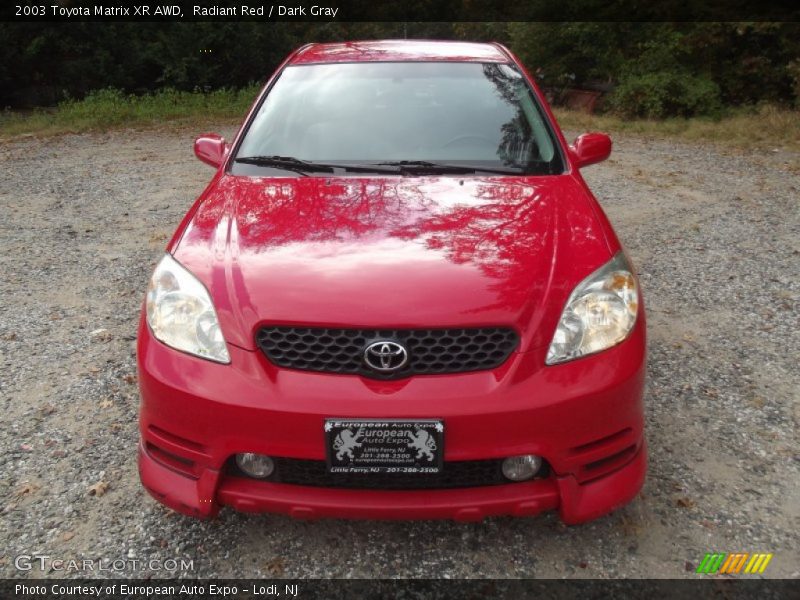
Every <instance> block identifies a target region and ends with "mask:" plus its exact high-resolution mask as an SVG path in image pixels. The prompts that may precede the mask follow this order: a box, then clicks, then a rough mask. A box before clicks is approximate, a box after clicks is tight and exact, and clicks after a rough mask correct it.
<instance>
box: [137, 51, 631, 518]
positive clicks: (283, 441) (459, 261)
mask: <svg viewBox="0 0 800 600" xmlns="http://www.w3.org/2000/svg"><path fill="white" fill-rule="evenodd" d="M610 151H611V141H610V140H609V138H608V137H607V136H605V135H603V134H586V135H582V136H580V137H579V138H577V140H575V143H574V144H573V145H571V146H570V145H567V143H566V142H565V140H564V137H563V135H562V134H561V132H560V130H559V128H558V126H557V125H556V122H555V120H554V117H553V115H552V114H551V112H550V110H549V108H548V107H547V104H546V103H545V101H544V99H543V97H542V94H541V92H540V91H539V90H538V88H537V87H536V85H535V83H534V82H533V81H532V79H531V77H530V76H529V75H528V73H527V72H526V71H525V69H524V68H523V66H522V65H521V64H520V63H519V61H518V60H517V59H516V58H515V57H514V56H513V55H512V54H510V53H509V51H508V50H506V49H505V48H503V47H502V46H499V45H496V44H471V43H452V42H421V41H382V42H361V43H341V44H324V45H317V44H312V45H308V46H304V47H302V48H300V49H299V50H297V51H296V52H294V53H293V54H292V55H291V56H289V58H288V59H287V60H286V61H285V62H284V64H282V65H281V66H280V68H279V69H278V71H277V72H276V74H275V75H274V76H273V77H272V79H271V80H270V81H269V82H268V84H267V85H266V87H265V88H264V90H263V92H262V93H261V94H260V96H259V98H258V100H257V101H256V103H255V105H254V107H253V108H252V110H251V111H250V113H249V115H248V116H247V118H246V120H245V122H244V125H243V127H242V128H241V130H240V131H239V133H238V135H237V136H236V138H235V140H234V141H233V143H232V144H230V145H229V144H227V143H226V142H225V141H224V140H223V139H222V138H220V137H219V136H216V135H205V136H201V137H200V138H198V139H197V141H196V142H195V153H196V154H197V156H198V157H199V158H200V159H201V160H203V161H205V162H207V163H209V164H211V165H213V166H214V167H216V168H217V172H216V175H215V176H214V178H213V179H212V180H211V183H210V184H209V185H208V187H207V188H206V189H205V190H204V191H203V193H202V194H201V196H200V198H199V199H198V200H197V202H196V203H195V204H194V205H193V206H192V208H191V210H190V211H189V213H188V214H187V215H186V217H185V218H184V220H183V222H182V223H181V224H180V226H179V227H178V230H177V232H176V233H175V235H174V237H173V238H172V240H171V242H170V243H169V246H168V248H167V254H165V255H164V257H163V258H162V259H161V261H160V262H159V263H158V266H157V267H156V269H155V272H154V273H153V276H152V279H151V280H150V284H149V287H148V290H147V296H146V300H145V305H144V307H143V310H142V318H141V324H140V328H139V340H138V366H139V383H140V389H141V397H142V405H141V446H140V448H139V471H140V475H141V479H142V482H143V483H144V486H145V487H146V488H147V490H148V491H149V492H150V493H151V494H152V495H153V496H154V497H155V498H156V499H158V500H159V501H160V502H163V503H164V504H166V505H167V506H170V507H172V508H174V509H175V510H177V511H180V512H183V513H186V514H190V515H195V516H198V517H208V516H213V515H215V514H216V513H217V512H218V511H219V509H220V507H222V506H230V507H233V508H235V509H238V510H242V511H253V512H258V511H267V512H280V513H286V514H289V515H292V516H294V517H299V518H315V517H349V518H373V519H384V518H390V519H391V518H410V519H427V518H452V519H456V520H477V519H482V518H484V517H487V516H491V515H519V516H523V515H533V514H537V513H540V512H542V511H545V510H556V509H557V510H558V511H559V513H560V516H561V518H562V519H563V520H564V521H565V522H567V523H579V522H582V521H586V520H589V519H593V518H596V517H598V516H600V515H602V514H604V513H607V512H609V511H611V510H613V509H615V508H617V507H619V506H621V505H623V504H625V503H626V502H628V501H630V500H631V499H632V498H633V497H634V496H635V495H636V493H637V492H638V490H639V489H640V488H641V486H642V483H643V481H644V476H645V471H646V462H647V459H646V447H645V441H644V434H643V407H642V394H643V384H644V374H645V319H644V311H643V305H642V299H641V295H640V292H639V286H638V282H637V278H636V275H635V273H634V270H633V267H632V266H631V263H630V261H629V260H628V258H627V256H626V255H625V253H624V251H623V250H622V248H621V246H620V243H619V241H618V240H617V238H616V236H615V234H614V232H613V230H612V228H611V225H610V224H609V222H608V220H607V219H606V217H605V215H604V213H603V211H602V210H601V209H600V207H599V205H598V203H597V201H596V200H595V199H594V197H593V196H592V194H591V192H590V191H589V189H588V187H587V185H586V183H585V182H584V180H583V179H582V177H581V175H580V173H579V172H578V169H579V168H580V167H582V166H585V165H589V164H592V163H595V162H598V161H601V160H603V159H605V158H606V157H607V156H608V155H609V153H610Z"/></svg>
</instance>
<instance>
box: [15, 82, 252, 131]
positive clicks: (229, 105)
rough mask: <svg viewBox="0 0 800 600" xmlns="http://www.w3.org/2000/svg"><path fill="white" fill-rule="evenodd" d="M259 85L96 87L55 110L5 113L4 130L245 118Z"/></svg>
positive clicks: (102, 128)
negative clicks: (128, 90)
mask: <svg viewBox="0 0 800 600" xmlns="http://www.w3.org/2000/svg"><path fill="white" fill-rule="evenodd" d="M258 90H259V88H258V87H257V86H250V87H247V88H243V89H240V90H230V89H222V90H216V91H213V92H208V93H202V92H180V91H178V90H174V89H163V90H159V91H157V92H154V93H152V94H146V95H142V96H135V95H130V94H125V93H123V92H121V91H120V90H116V89H105V90H98V91H96V92H92V93H91V94H89V95H88V96H86V97H85V98H84V99H83V100H66V101H64V102H62V103H60V104H59V105H58V106H57V107H55V108H52V109H38V110H35V111H33V112H29V113H18V112H12V111H5V112H0V135H3V136H7V137H14V136H18V135H24V134H38V135H54V134H59V133H80V132H84V131H106V130H109V129H117V128H125V127H135V128H139V127H142V128H146V127H154V126H160V125H163V124H165V123H171V124H177V125H180V124H183V123H186V124H192V125H202V124H204V123H206V122H208V123H211V122H214V123H219V122H220V121H226V120H233V121H238V120H241V119H242V117H243V116H244V114H245V113H246V112H247V109H248V108H249V107H250V105H251V104H252V102H253V100H254V99H255V97H256V95H257V94H258Z"/></svg>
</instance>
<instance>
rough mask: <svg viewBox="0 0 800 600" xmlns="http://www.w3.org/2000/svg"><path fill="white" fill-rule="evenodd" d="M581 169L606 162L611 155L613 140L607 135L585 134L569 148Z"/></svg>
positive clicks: (576, 164)
mask: <svg viewBox="0 0 800 600" xmlns="http://www.w3.org/2000/svg"><path fill="white" fill-rule="evenodd" d="M569 150H570V154H572V160H573V161H574V162H575V166H576V167H578V168H579V169H580V168H581V167H586V166H588V165H593V164H595V163H599V162H602V161H604V160H605V159H607V158H608V157H609V155H610V154H611V138H610V137H608V136H607V135H606V134H605V133H584V134H583V135H579V136H578V137H577V138H575V142H574V143H573V144H572V145H571V146H570V147H569Z"/></svg>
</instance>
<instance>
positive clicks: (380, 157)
mask: <svg viewBox="0 0 800 600" xmlns="http://www.w3.org/2000/svg"><path fill="white" fill-rule="evenodd" d="M259 159H260V162H259ZM289 160H290V161H298V160H299V161H304V162H306V163H324V164H327V165H332V166H333V167H334V168H335V167H336V166H338V165H359V166H360V167H362V169H363V167H364V166H369V165H376V166H377V165H384V167H383V172H386V170H387V168H391V167H392V166H397V167H403V166H405V167H408V165H409V163H413V165H412V166H413V167H415V168H421V169H425V168H437V167H438V168H443V167H447V166H449V167H450V168H451V170H450V171H444V172H445V173H447V172H453V173H457V172H459V171H457V168H464V169H466V168H474V169H476V170H480V169H481V168H485V169H487V170H490V169H495V170H496V171H500V172H503V171H507V172H510V173H525V174H552V173H560V172H562V171H563V163H562V161H561V156H560V153H559V152H558V150H557V145H556V141H555V137H554V135H553V131H552V129H551V127H550V126H549V125H548V123H547V119H546V117H545V116H544V114H543V113H542V110H541V107H540V106H539V103H538V102H537V101H536V98H535V96H534V95H533V94H532V92H531V90H530V88H529V86H528V84H527V82H526V81H525V79H524V78H523V76H522V75H521V74H520V73H519V71H517V70H516V69H515V68H514V67H512V66H510V65H506V64H496V63H486V64H482V63H465V62H463V63H462V62H367V63H346V64H315V65H300V66H290V67H287V68H285V69H284V70H283V72H282V73H281V75H280V77H279V79H278V80H277V82H276V83H275V84H274V86H273V87H272V89H271V90H270V91H269V93H268V95H267V97H266V99H265V100H264V102H263V103H262V105H261V106H260V107H259V110H258V112H257V114H256V116H255V118H254V119H253V121H252V123H251V125H250V127H249V128H248V130H247V133H246V135H245V136H244V139H243V141H242V143H241V144H240V147H239V149H238V151H237V154H236V162H235V163H234V167H233V170H234V172H236V173H256V172H259V170H263V169H278V170H281V171H284V172H291V170H294V171H295V173H294V175H296V172H297V171H302V170H303V169H304V166H303V165H302V164H300V163H297V162H295V163H294V165H292V164H290V163H289V162H287V161H289ZM306 166H308V165H306ZM453 167H456V170H455V171H454V170H453ZM317 171H319V169H317Z"/></svg>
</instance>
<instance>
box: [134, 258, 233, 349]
mask: <svg viewBox="0 0 800 600" xmlns="http://www.w3.org/2000/svg"><path fill="white" fill-rule="evenodd" d="M145 304H146V309H147V324H148V325H149V326H150V329H151V330H152V331H153V335H154V336H155V337H156V339H158V340H160V341H162V342H163V343H165V344H166V345H167V346H170V347H172V348H175V349H176V350H181V351H183V352H188V353H189V354H194V355H195V356H200V357H201V358H207V359H209V360H213V361H216V362H220V363H229V362H231V359H230V355H229V354H228V347H227V346H226V344H225V338H224V337H223V336H222V330H221V329H220V327H219V321H218V319H217V313H216V311H215V310H214V304H213V303H212V302H211V297H210V296H209V295H208V291H207V290H206V288H205V286H203V284H202V283H200V281H198V279H197V278H196V277H195V276H194V275H192V274H191V273H190V272H189V271H187V270H186V269H185V268H184V267H183V266H182V265H181V264H180V263H178V261H176V260H175V259H174V258H172V256H170V255H169V254H166V255H165V256H164V258H162V259H161V262H160V263H158V266H157V267H156V270H155V272H154V273H153V276H152V277H151V278H150V284H149V285H148V286H147V299H146V303H145Z"/></svg>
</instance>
